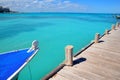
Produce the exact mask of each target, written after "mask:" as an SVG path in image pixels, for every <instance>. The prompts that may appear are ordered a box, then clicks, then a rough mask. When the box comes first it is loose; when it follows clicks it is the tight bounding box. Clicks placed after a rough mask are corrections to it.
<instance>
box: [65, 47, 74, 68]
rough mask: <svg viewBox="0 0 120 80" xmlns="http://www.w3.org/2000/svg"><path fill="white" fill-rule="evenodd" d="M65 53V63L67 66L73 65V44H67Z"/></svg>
mask: <svg viewBox="0 0 120 80" xmlns="http://www.w3.org/2000/svg"><path fill="white" fill-rule="evenodd" d="M65 53H66V62H65V64H66V65H67V66H72V65H73V46H72V45H68V46H66V47H65Z"/></svg>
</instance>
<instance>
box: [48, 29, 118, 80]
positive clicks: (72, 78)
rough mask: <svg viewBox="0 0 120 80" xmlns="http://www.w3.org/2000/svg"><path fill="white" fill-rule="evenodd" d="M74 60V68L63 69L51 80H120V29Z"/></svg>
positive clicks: (66, 67) (113, 31)
mask: <svg viewBox="0 0 120 80" xmlns="http://www.w3.org/2000/svg"><path fill="white" fill-rule="evenodd" d="M97 39H98V37H97ZM82 58H85V59H86V60H85V61H84V60H83V61H82ZM73 60H74V62H75V63H74V65H73V66H72V67H69V66H65V67H63V68H62V69H61V70H60V71H59V72H58V73H57V75H56V76H55V78H54V79H52V78H51V79H50V80H62V79H63V80H120V29H118V28H116V30H111V31H110V32H109V35H105V36H103V37H102V38H101V39H99V43H98V44H92V45H91V46H89V47H88V48H87V49H85V50H84V51H83V52H82V53H81V54H78V55H77V56H74V58H73ZM58 75H59V77H58Z"/></svg>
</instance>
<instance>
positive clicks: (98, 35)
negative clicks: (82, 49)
mask: <svg viewBox="0 0 120 80" xmlns="http://www.w3.org/2000/svg"><path fill="white" fill-rule="evenodd" d="M99 37H100V34H99V33H96V35H95V41H94V42H95V43H99Z"/></svg>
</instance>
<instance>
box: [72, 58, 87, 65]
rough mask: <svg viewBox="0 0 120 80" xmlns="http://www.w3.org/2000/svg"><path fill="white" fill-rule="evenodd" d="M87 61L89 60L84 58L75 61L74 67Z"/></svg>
mask: <svg viewBox="0 0 120 80" xmlns="http://www.w3.org/2000/svg"><path fill="white" fill-rule="evenodd" d="M86 60H87V59H86V58H84V57H81V58H78V59H76V60H75V61H73V65H76V64H79V63H82V62H84V61H86Z"/></svg>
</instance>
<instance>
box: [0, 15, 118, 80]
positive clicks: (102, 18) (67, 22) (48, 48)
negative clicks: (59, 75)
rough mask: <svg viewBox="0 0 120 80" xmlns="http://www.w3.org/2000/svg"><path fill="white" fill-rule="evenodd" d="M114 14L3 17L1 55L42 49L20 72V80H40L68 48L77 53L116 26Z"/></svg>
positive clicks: (62, 56)
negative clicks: (33, 46)
mask: <svg viewBox="0 0 120 80" xmlns="http://www.w3.org/2000/svg"><path fill="white" fill-rule="evenodd" d="M113 15H114V14H78V13H74V14H73V13H24V14H0V45H1V46H0V52H6V51H11V50H16V49H21V48H28V47H31V42H32V41H33V40H38V41H39V47H40V50H39V52H38V54H37V55H36V56H35V57H34V58H33V60H32V61H31V62H30V63H29V64H28V65H27V66H26V67H25V68H24V69H23V70H22V71H21V72H20V74H19V80H39V79H41V78H42V77H43V76H45V75H46V74H48V73H49V72H50V71H51V70H53V69H54V68H56V67H57V66H58V65H59V64H60V63H61V62H63V61H64V59H65V56H64V55H65V51H64V48H65V46H66V45H73V46H74V54H75V53H76V52H77V51H78V50H80V49H81V48H82V47H84V46H85V45H87V44H88V43H90V42H91V40H93V39H94V35H95V33H97V32H99V33H100V34H103V32H104V31H105V29H110V28H111V25H112V24H114V23H116V19H115V18H114V17H113Z"/></svg>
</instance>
